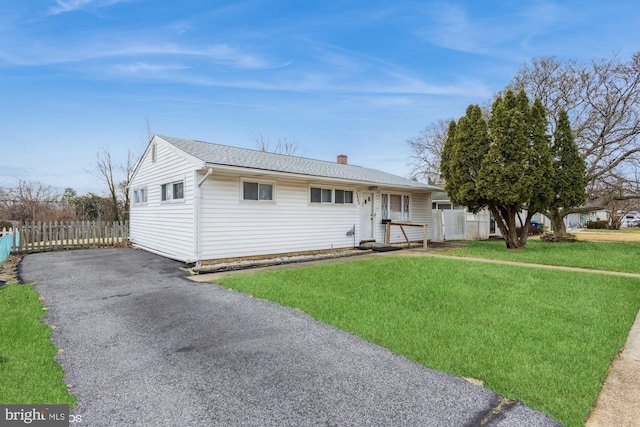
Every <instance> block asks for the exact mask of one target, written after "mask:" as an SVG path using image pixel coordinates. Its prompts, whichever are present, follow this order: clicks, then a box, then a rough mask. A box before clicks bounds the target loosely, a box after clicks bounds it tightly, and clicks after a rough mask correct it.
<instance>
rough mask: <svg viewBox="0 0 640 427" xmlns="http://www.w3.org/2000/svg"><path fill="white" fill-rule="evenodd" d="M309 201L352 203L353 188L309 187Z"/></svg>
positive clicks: (339, 203)
mask: <svg viewBox="0 0 640 427" xmlns="http://www.w3.org/2000/svg"><path fill="white" fill-rule="evenodd" d="M309 200H310V202H311V203H325V204H328V203H335V204H337V205H344V204H353V190H334V189H333V188H322V187H310V188H309Z"/></svg>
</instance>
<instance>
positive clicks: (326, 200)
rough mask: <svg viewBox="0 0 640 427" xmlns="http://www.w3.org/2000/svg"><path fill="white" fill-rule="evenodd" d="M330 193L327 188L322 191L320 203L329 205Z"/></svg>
mask: <svg viewBox="0 0 640 427" xmlns="http://www.w3.org/2000/svg"><path fill="white" fill-rule="evenodd" d="M331 193H332V191H331V190H330V189H327V188H323V189H322V203H331V200H332V197H331Z"/></svg>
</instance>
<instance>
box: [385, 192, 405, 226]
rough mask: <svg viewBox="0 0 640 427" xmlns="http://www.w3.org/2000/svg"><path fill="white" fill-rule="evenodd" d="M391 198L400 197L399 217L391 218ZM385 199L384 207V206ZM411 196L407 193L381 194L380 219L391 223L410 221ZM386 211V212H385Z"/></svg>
mask: <svg viewBox="0 0 640 427" xmlns="http://www.w3.org/2000/svg"><path fill="white" fill-rule="evenodd" d="M391 196H399V197H400V217H399V218H392V216H393V215H392V212H391ZM385 198H386V206H385ZM411 203H412V202H411V194H407V193H382V194H381V196H380V204H381V212H380V214H381V216H382V219H385V220H391V221H411ZM385 209H386V210H385Z"/></svg>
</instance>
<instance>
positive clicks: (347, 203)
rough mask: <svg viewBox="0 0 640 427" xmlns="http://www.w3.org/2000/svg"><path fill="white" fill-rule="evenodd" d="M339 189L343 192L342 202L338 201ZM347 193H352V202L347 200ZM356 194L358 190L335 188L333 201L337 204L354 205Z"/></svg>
mask: <svg viewBox="0 0 640 427" xmlns="http://www.w3.org/2000/svg"><path fill="white" fill-rule="evenodd" d="M338 191H341V192H342V202H338V196H337V194H338ZM347 193H351V201H350V202H346V201H345V200H346V197H345V196H346V195H347ZM355 195H356V192H355V191H353V190H347V189H344V188H336V189H335V190H333V203H334V204H336V205H353V201H354V199H355Z"/></svg>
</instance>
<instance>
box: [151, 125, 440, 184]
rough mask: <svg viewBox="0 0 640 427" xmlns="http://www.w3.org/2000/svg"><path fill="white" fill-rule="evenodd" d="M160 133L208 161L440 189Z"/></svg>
mask: <svg viewBox="0 0 640 427" xmlns="http://www.w3.org/2000/svg"><path fill="white" fill-rule="evenodd" d="M157 137H159V138H161V139H163V140H164V141H166V142H168V143H169V144H171V145H173V146H175V147H176V148H178V149H180V150H182V151H184V152H186V153H188V154H190V155H192V156H193V157H196V158H198V159H200V160H201V161H203V162H205V163H206V164H207V165H224V166H233V167H241V168H250V169H257V170H264V171H273V172H281V173H290V174H297V175H308V176H316V177H322V178H333V179H339V180H346V181H360V182H367V183H371V184H378V185H389V186H399V187H410V188H416V189H423V190H438V189H439V188H437V187H434V186H431V185H427V184H424V183H421V182H417V181H413V180H410V179H407V178H403V177H401V176H398V175H393V174H390V173H387V172H382V171H379V170H376V169H370V168H365V167H361V166H354V165H348V164H347V165H345V164H339V163H337V162H336V163H334V162H328V161H324V160H314V159H308V158H305V157H297V156H290V155H284V154H277V153H269V152H264V151H258V150H250V149H247V148H239V147H231V146H228V145H220V144H213V143H209V142H202V141H194V140H187V139H180V138H173V137H168V136H162V135H157Z"/></svg>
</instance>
